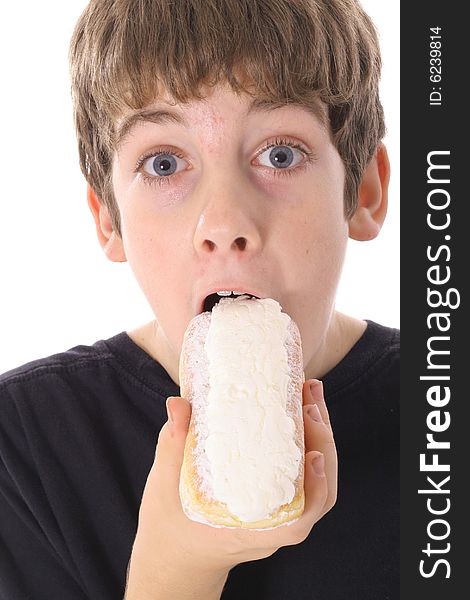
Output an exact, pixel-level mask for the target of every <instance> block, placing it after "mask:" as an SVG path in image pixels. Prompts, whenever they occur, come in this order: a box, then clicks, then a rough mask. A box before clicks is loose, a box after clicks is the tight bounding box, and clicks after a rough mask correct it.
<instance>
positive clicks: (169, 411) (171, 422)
mask: <svg viewBox="0 0 470 600" xmlns="http://www.w3.org/2000/svg"><path fill="white" fill-rule="evenodd" d="M170 398H171V396H170ZM170 398H167V399H166V412H167V414H168V421H169V423H170V425H173V423H174V422H175V419H174V415H173V411H172V410H171V408H170V405H169V404H168V400H170Z"/></svg>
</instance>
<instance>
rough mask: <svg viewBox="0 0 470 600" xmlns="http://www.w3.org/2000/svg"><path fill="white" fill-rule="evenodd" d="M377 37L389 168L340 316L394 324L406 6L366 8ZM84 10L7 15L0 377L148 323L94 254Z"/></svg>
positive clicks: (1, 103)
mask: <svg viewBox="0 0 470 600" xmlns="http://www.w3.org/2000/svg"><path fill="white" fill-rule="evenodd" d="M362 4H363V6H364V8H365V9H366V11H367V12H368V13H369V14H370V15H371V17H372V18H373V20H374V22H375V24H376V26H377V28H378V31H379V35H380V41H381V48H382V54H383V76H382V88H381V92H382V102H383V105H384V109H385V115H386V123H387V129H388V133H387V136H386V138H385V143H386V145H387V147H388V150H389V156H390V161H391V163H392V179H391V184H390V195H389V212H388V216H387V219H386V222H385V225H384V227H383V229H382V232H381V234H380V235H379V237H378V238H377V239H376V240H374V241H371V242H354V241H350V243H349V249H348V258H347V261H346V264H345V267H344V271H343V279H342V283H341V285H340V289H339V294H338V300H337V308H338V309H339V310H341V311H343V312H346V313H348V314H351V315H354V316H357V317H359V318H368V319H373V320H375V321H378V322H380V323H383V324H385V325H390V326H394V327H398V326H399V197H398V192H399V185H398V184H399V153H398V150H399V70H398V68H399V2H398V1H397V2H381V1H380V0H363V2H362ZM85 5H86V1H85V0H67V1H64V0H42V1H41V2H37V1H35V0H26V1H23V2H7V3H4V4H3V6H2V16H1V23H0V72H1V73H2V94H1V95H0V114H1V140H2V143H1V146H0V153H1V154H0V181H1V187H0V282H1V288H0V331H1V337H0V340H1V341H0V372H3V371H6V370H8V369H11V368H13V367H16V366H18V365H20V364H23V363H25V362H28V361H30V360H33V359H36V358H40V357H43V356H47V355H49V354H53V353H55V352H61V351H63V350H66V349H68V348H70V347H72V346H76V345H79V344H92V343H94V342H95V341H96V340H98V339H101V338H107V337H110V336H112V335H115V334H116V333H119V332H120V331H124V330H129V329H132V328H134V327H136V326H138V325H141V324H143V323H145V322H147V321H148V320H151V319H152V318H153V314H152V312H151V310H150V307H149V306H148V305H147V302H146V300H145V298H144V296H143V294H142V292H141V291H140V289H139V288H138V286H137V283H136V282H135V280H134V278H133V275H132V273H131V271H130V268H129V266H128V265H127V264H126V263H123V264H118V263H111V262H110V261H108V260H107V259H106V258H105V256H104V254H103V252H102V250H101V247H100V246H99V244H98V240H97V238H96V234H95V228H94V223H93V220H92V216H91V213H90V212H89V209H88V207H87V203H86V195H85V193H86V187H85V182H84V179H83V177H82V175H81V172H80V168H79V166H78V155H77V150H76V141H75V134H74V130H73V123H72V108H71V101H70V86H69V80H68V64H67V52H68V44H69V40H70V37H71V33H72V30H73V27H74V25H75V22H76V20H77V18H78V16H79V15H80V13H81V11H82V10H83V8H84V7H85Z"/></svg>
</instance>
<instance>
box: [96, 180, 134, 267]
mask: <svg viewBox="0 0 470 600" xmlns="http://www.w3.org/2000/svg"><path fill="white" fill-rule="evenodd" d="M87 201H88V206H89V208H90V211H91V214H92V215H93V219H94V221H95V227H96V234H97V236H98V241H99V243H100V245H101V247H102V248H103V250H104V253H105V254H106V256H107V257H108V259H109V260H111V261H113V262H126V261H127V258H126V253H125V251H124V245H123V243H122V239H121V238H120V237H119V236H118V235H117V233H116V232H115V231H114V229H113V226H112V222H111V217H110V215H109V210H108V208H107V207H106V206H104V204H102V203H101V202H100V201H99V199H98V196H97V195H96V193H95V191H94V190H93V189H92V188H91V187H90V186H87Z"/></svg>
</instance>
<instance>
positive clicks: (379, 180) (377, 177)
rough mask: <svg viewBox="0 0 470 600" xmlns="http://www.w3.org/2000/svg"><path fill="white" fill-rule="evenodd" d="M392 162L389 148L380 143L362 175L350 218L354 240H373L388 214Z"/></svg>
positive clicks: (351, 235)
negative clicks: (355, 205)
mask: <svg viewBox="0 0 470 600" xmlns="http://www.w3.org/2000/svg"><path fill="white" fill-rule="evenodd" d="M389 180H390V163H389V161H388V154H387V149H386V148H385V146H384V145H383V144H379V146H378V148H377V151H376V153H375V155H374V156H373V157H372V158H371V160H370V161H369V163H368V164H367V167H366V168H365V170H364V174H363V175H362V179H361V183H360V185H359V193H358V205H357V208H356V212H355V213H354V214H353V216H352V217H351V218H350V220H349V237H350V238H352V239H353V240H358V241H365V240H373V239H374V238H375V237H376V236H377V235H378V233H379V231H380V229H381V227H382V224H383V222H384V220H385V215H386V214H387V206H388V182H389Z"/></svg>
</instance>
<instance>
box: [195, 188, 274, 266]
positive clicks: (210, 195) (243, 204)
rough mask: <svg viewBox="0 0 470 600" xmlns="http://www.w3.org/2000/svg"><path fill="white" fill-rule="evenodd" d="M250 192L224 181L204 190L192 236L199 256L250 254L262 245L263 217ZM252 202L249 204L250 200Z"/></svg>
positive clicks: (254, 252)
mask: <svg viewBox="0 0 470 600" xmlns="http://www.w3.org/2000/svg"><path fill="white" fill-rule="evenodd" d="M220 183H221V182H220ZM253 193H255V192H254V191H251V192H249V191H248V190H246V189H245V190H243V191H242V189H241V188H240V186H238V188H237V187H236V186H234V185H233V183H232V185H230V184H229V183H228V182H225V183H224V184H223V185H222V184H221V185H219V186H217V189H214V187H212V186H211V189H206V190H205V193H204V196H205V199H206V200H205V201H204V202H203V203H202V209H201V210H200V212H199V218H198V222H197V226H196V231H195V235H194V246H195V249H196V251H197V252H198V253H204V254H217V255H218V256H220V257H222V256H223V255H229V254H231V253H236V254H238V255H240V254H241V253H244V254H245V255H250V256H251V255H253V254H256V253H258V252H259V250H260V248H261V245H262V230H261V228H262V223H263V219H262V215H260V214H259V207H257V206H256V200H255V198H254V197H253ZM250 200H251V201H250Z"/></svg>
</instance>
